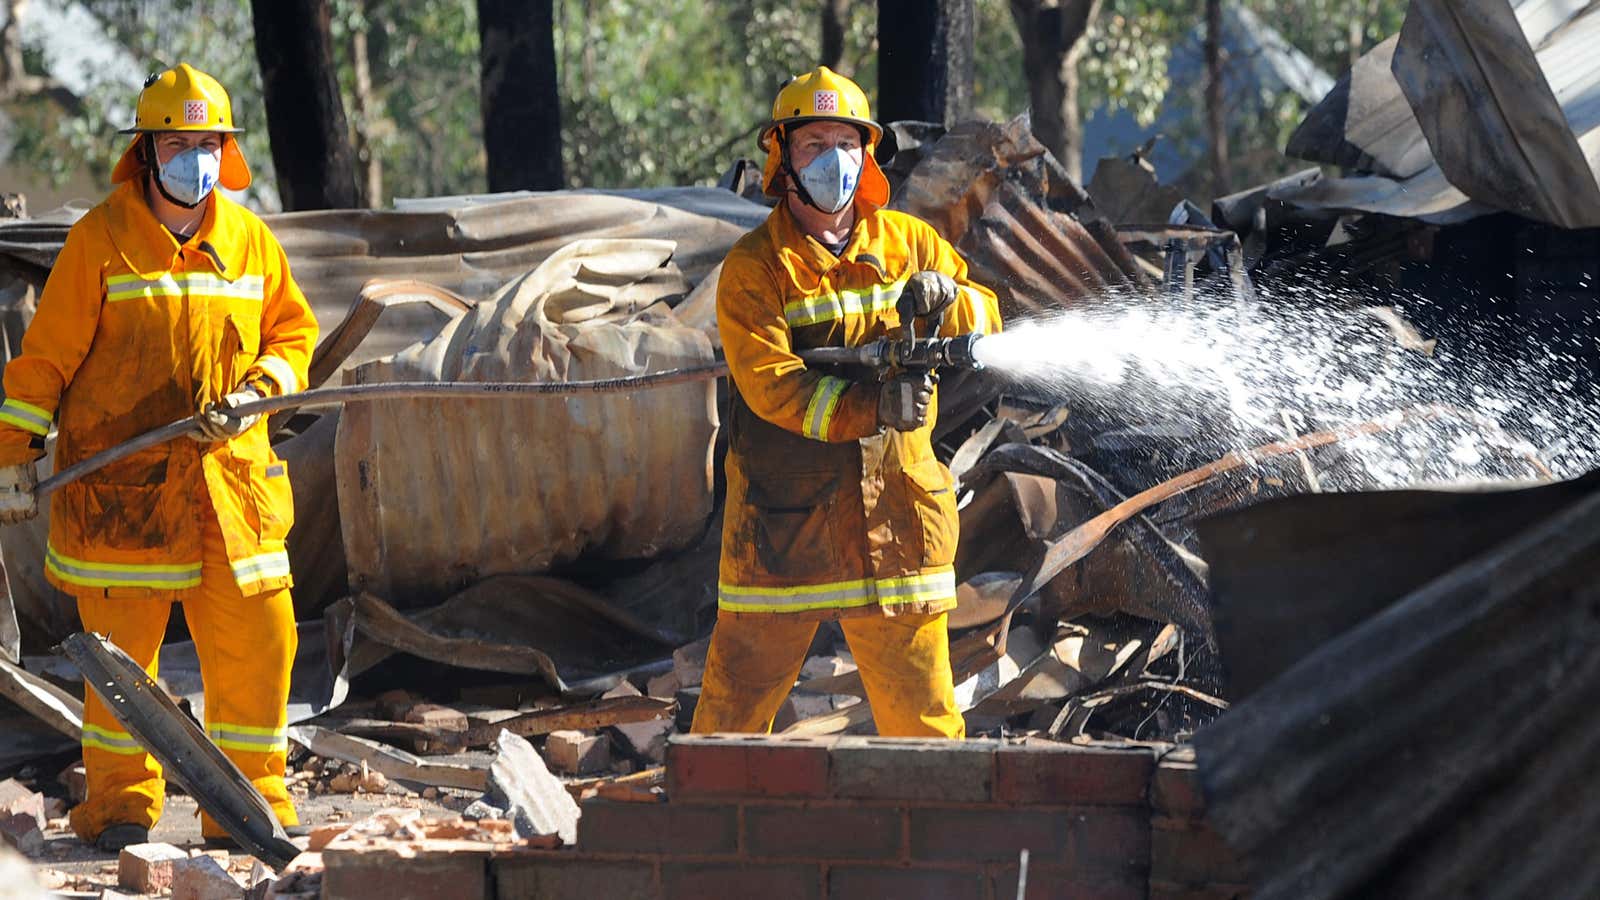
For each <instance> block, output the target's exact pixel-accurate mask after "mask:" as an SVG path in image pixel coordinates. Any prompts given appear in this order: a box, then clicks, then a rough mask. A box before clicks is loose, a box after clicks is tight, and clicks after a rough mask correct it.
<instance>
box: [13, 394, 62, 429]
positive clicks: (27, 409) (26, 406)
mask: <svg viewBox="0 0 1600 900" xmlns="http://www.w3.org/2000/svg"><path fill="white" fill-rule="evenodd" d="M53 418H54V417H53V416H51V415H50V413H49V412H48V411H46V410H44V409H41V408H39V407H37V406H34V405H33V404H32V403H23V402H22V401H21V400H13V399H10V398H7V399H6V402H5V403H0V422H9V423H11V424H12V425H15V426H17V427H18V428H21V429H22V430H23V431H29V432H32V433H34V434H37V435H46V434H49V433H50V421H51V419H53Z"/></svg>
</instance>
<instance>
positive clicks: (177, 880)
mask: <svg viewBox="0 0 1600 900" xmlns="http://www.w3.org/2000/svg"><path fill="white" fill-rule="evenodd" d="M243 896H244V886H243V885H241V884H240V883H239V881H238V880H237V879H236V878H234V877H233V876H232V875H229V874H228V870H227V869H225V868H223V866H222V863H221V862H218V861H217V860H216V859H213V858H212V857H210V856H196V857H192V858H190V859H180V860H178V861H177V862H175V863H173V864H172V900H238V898H240V897H243ZM323 896H324V897H326V896H328V894H327V893H326V892H324V893H323Z"/></svg>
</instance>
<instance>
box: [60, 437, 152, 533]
mask: <svg viewBox="0 0 1600 900" xmlns="http://www.w3.org/2000/svg"><path fill="white" fill-rule="evenodd" d="M169 455H170V451H168V450H167V449H166V448H164V447H157V448H153V449H152V450H147V451H144V452H141V453H138V454H135V455H134V456H132V457H129V458H127V459H124V460H119V461H117V462H115V463H112V464H111V465H109V466H106V467H105V468H104V469H102V470H101V471H99V472H96V473H93V474H91V475H88V476H86V477H85V478H83V480H81V481H77V482H74V483H72V484H69V485H67V486H66V487H64V488H62V489H61V495H60V500H59V501H58V502H59V504H60V505H59V506H57V507H52V509H51V513H52V515H55V514H57V513H59V514H60V515H62V517H63V518H64V519H65V520H66V522H67V523H70V526H71V528H72V531H73V532H74V533H75V534H76V535H77V536H78V539H79V540H81V541H83V542H84V543H86V544H91V545H98V546H100V547H104V548H106V549H110V550H123V551H129V550H155V549H160V548H165V547H167V546H168V545H169V544H170V543H171V542H173V541H175V540H177V538H178V535H177V534H176V531H177V527H178V523H177V522H175V521H173V516H172V509H171V507H170V505H169V504H167V503H165V502H164V500H165V499H166V498H165V494H166V481H167V470H168V463H169Z"/></svg>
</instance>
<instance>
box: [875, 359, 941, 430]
mask: <svg viewBox="0 0 1600 900" xmlns="http://www.w3.org/2000/svg"><path fill="white" fill-rule="evenodd" d="M932 402H933V376H932V375H927V374H923V375H913V374H910V373H907V374H903V375H896V376H895V377H893V378H891V379H889V380H888V381H885V382H884V383H883V387H882V388H881V389H880V390H879V392H878V424H880V425H883V426H884V427H886V428H893V429H894V430H895V431H916V430H917V429H918V428H921V427H922V426H924V425H926V424H928V405H929V404H931V403H932Z"/></svg>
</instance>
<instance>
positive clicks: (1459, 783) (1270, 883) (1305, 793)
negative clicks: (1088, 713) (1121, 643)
mask: <svg viewBox="0 0 1600 900" xmlns="http://www.w3.org/2000/svg"><path fill="white" fill-rule="evenodd" d="M1201 537H1202V546H1203V549H1204V552H1205V556H1206V558H1207V560H1208V561H1209V562H1210V563H1211V576H1212V588H1213V593H1214V598H1213V599H1214V604H1213V606H1214V608H1215V615H1216V620H1217V630H1218V635H1219V638H1220V640H1221V642H1222V646H1223V651H1224V661H1225V663H1226V664H1227V666H1228V668H1229V670H1230V672H1231V673H1232V674H1233V677H1234V678H1235V680H1236V682H1238V681H1239V680H1240V679H1243V683H1237V684H1236V686H1237V687H1238V688H1239V689H1240V690H1241V692H1242V693H1244V694H1246V695H1247V696H1246V697H1245V698H1244V699H1243V701H1242V702H1239V703H1237V704H1236V705H1235V706H1234V707H1233V708H1232V709H1231V710H1229V711H1228V712H1227V713H1226V714H1225V715H1224V716H1223V717H1222V718H1221V719H1219V720H1217V721H1216V722H1214V723H1212V724H1211V725H1210V726H1208V727H1206V728H1205V729H1202V730H1201V731H1200V732H1199V733H1198V734H1197V735H1196V737H1195V744H1196V748H1197V751H1198V759H1199V766H1200V772H1201V778H1202V781H1203V783H1204V787H1205V793H1206V799H1207V804H1208V812H1207V819H1208V821H1209V822H1210V823H1211V824H1212V826H1213V827H1215V828H1216V829H1217V830H1218V832H1219V833H1221V834H1222V835H1223V836H1224V837H1225V838H1226V839H1227V841H1228V843H1229V844H1230V845H1232V846H1233V847H1234V848H1235V849H1236V850H1238V851H1241V852H1242V853H1243V854H1244V855H1245V856H1247V858H1248V860H1249V864H1250V868H1251V871H1252V875H1253V881H1254V888H1255V889H1254V891H1253V892H1252V894H1251V896H1253V897H1257V898H1268V900H1273V898H1294V900H1328V898H1354V897H1392V898H1441V900H1443V898H1456V897H1483V898H1507V900H1510V898H1523V897H1554V898H1567V897H1571V898H1580V897H1583V898H1587V897H1594V896H1596V895H1597V894H1600V854H1596V853H1595V852H1594V833H1595V829H1596V827H1597V826H1600V779H1597V778H1595V777H1594V772H1593V760H1594V755H1595V753H1596V752H1597V751H1600V720H1597V719H1596V718H1595V716H1594V710H1595V709H1596V708H1597V706H1600V654H1596V653H1595V652H1594V648H1595V646H1596V644H1597V643H1600V612H1597V611H1600V592H1597V585H1600V473H1597V474H1591V475H1589V476H1586V477H1585V478H1583V479H1581V480H1578V481H1573V482H1566V483H1561V484H1554V485H1548V486H1543V487H1539V488H1535V489H1532V490H1524V491H1511V492H1499V493H1491V494H1471V493H1444V492H1420V491H1418V492H1405V493H1385V494H1369V495H1361V494H1350V495H1336V494H1318V495H1310V496H1302V497H1295V498H1290V499H1286V500H1279V501H1274V502H1272V503H1268V504H1263V505H1261V506H1258V507H1255V508H1252V509H1248V510H1244V511H1242V512H1237V513H1231V514H1228V515H1226V516H1224V517H1220V518H1218V519H1216V520H1213V521H1211V522H1208V523H1205V524H1203V525H1202V527H1201Z"/></svg>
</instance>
